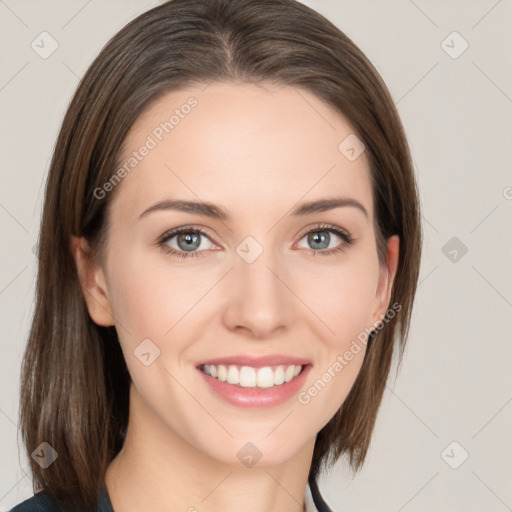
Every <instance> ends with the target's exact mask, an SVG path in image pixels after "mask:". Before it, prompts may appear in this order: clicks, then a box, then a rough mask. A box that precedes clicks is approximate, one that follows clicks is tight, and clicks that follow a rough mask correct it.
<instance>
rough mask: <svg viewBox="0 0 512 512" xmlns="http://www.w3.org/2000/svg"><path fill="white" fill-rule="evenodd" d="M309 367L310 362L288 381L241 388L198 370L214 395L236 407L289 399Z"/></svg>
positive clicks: (301, 382)
mask: <svg viewBox="0 0 512 512" xmlns="http://www.w3.org/2000/svg"><path fill="white" fill-rule="evenodd" d="M310 368H311V365H310V364H308V365H306V366H304V367H303V369H302V371H301V372H300V373H299V375H297V376H296V377H294V378H293V379H292V380H291V381H290V382H285V383H284V384H280V385H279V386H273V387H271V388H243V387H240V386H236V385H233V384H228V383H227V382H222V381H220V380H219V379H216V378H214V377H211V376H210V375H206V373H204V372H203V371H202V370H200V369H198V372H199V373H200V374H201V375H202V376H203V379H204V380H205V382H206V383H207V384H208V386H210V388H211V389H212V390H213V392H214V393H215V394H216V395H218V396H220V397H221V398H222V399H224V400H225V401H226V402H228V403H230V404H232V405H236V406H237V407H273V406H275V405H279V404H282V403H284V402H286V401H288V400H290V398H292V397H293V396H294V395H296V394H297V393H298V392H299V390H300V389H301V387H302V385H303V384H304V380H305V379H306V375H307V373H308V371H309V370H310Z"/></svg>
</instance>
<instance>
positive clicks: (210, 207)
mask: <svg viewBox="0 0 512 512" xmlns="http://www.w3.org/2000/svg"><path fill="white" fill-rule="evenodd" d="M341 207H353V208H357V209H358V210H359V211H361V212H362V213H363V214H364V215H365V216H366V217H368V212H367V211H366V208H365V207H364V206H363V205H362V204H361V203H360V202H359V201H357V200H356V199H353V198H350V197H335V198H331V199H319V200H317V201H310V202H307V203H301V204H300V205H298V206H297V207H295V208H294V209H293V210H292V212H291V215H292V216H294V217H301V216H306V215H311V214H312V213H321V212H326V211H328V210H333V209H335V208H341ZM160 210H176V211H180V212H186V213H196V214H198V215H204V216H206V217H211V218H213V219H219V220H226V221H229V220H230V216H229V214H228V213H227V212H226V211H225V210H224V209H222V208H221V207H220V206H217V205H215V204H213V203H209V202H204V201H182V200H177V199H167V200H165V201H160V202H158V203H156V204H154V205H153V206H150V207H149V208H147V209H146V210H144V211H143V212H142V213H141V214H140V215H139V219H141V218H143V217H145V216H146V215H148V214H149V213H151V212H155V211H160Z"/></svg>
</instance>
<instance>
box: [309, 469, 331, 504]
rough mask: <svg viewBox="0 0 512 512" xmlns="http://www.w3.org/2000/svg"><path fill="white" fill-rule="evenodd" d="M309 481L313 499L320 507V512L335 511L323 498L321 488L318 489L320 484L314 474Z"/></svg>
mask: <svg viewBox="0 0 512 512" xmlns="http://www.w3.org/2000/svg"><path fill="white" fill-rule="evenodd" d="M308 483H309V488H310V489H311V496H312V497H313V501H314V502H315V507H316V508H317V509H318V512H333V511H332V509H331V508H330V507H329V505H327V503H326V502H325V501H324V499H323V498H322V495H321V494H320V490H319V489H318V484H317V483H316V480H315V479H314V478H313V477H312V476H310V477H309V479H308Z"/></svg>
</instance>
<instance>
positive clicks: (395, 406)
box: [0, 0, 512, 512]
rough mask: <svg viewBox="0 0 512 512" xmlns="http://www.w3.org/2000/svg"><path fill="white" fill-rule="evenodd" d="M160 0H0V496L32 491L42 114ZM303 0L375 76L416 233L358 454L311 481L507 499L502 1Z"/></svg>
mask: <svg viewBox="0 0 512 512" xmlns="http://www.w3.org/2000/svg"><path fill="white" fill-rule="evenodd" d="M157 3H158V2H144V1H141V0H138V1H137V0H115V1H114V0H109V1H104V2H100V1H99V0H89V1H84V0H68V1H66V2H64V1H62V2H59V1H57V0H49V1H45V2H40V1H36V0H30V1H29V0H24V1H22V0H0V43H1V61H0V109H1V133H0V140H1V160H0V162H1V166H0V169H1V170H0V172H1V179H0V187H1V188H0V226H1V233H2V250H1V254H0V305H1V315H2V316H1V321H0V329H1V347H2V357H1V358H0V365H1V371H0V379H1V384H0V390H1V401H0V451H1V469H0V470H1V475H0V510H9V509H10V508H11V507H12V506H13V505H14V504H16V503H18V502H19V501H21V500H23V499H25V498H27V497H29V496H31V495H32V486H31V479H30V477H29V476H28V475H27V472H28V465H27V462H26V461H25V460H24V457H23V456H21V457H20V455H19V447H21V441H20V440H19V441H18V436H17V434H18V430H17V416H18V390H19V388H18V386H19V369H20V363H21V357H22V353H23V349H24V346H25V342H26V336H27V333H28V329H29V324H30V318H31V315H32V312H33V304H32V302H33V293H34V282H35V281H34V280H35V268H36V267H35V263H36V260H35V256H34V254H33V247H34V245H35V243H36V241H37V232H38V228H39V219H40V212H41V206H42V198H43V192H44V183H45V179H46V175H47V170H48V163H49V159H50V157H51V152H52V149H53V146H54V143H55V138H56V135H57V130H58V128H59V125H60V122H61V120H62V117H63V114H64V112H65V109H66V106H67V104H68V101H69V100H70V98H71V95H72V94H73V92H74V90H75V88H76V86H77V84H78V80H79V78H80V77H81V76H82V74H83V73H84V72H85V70H86V68H87V66H88V65H89V64H90V63H91V61H92V60H93V59H94V57H95V56H96V55H97V54H98V52H99V51H100V49H101V48H102V46H103V45H104V44H105V43H106V41H107V40H108V39H109V38H110V37H111V36H112V35H113V34H114V33H115V32H117V31H118V30H119V29H120V28H121V27H122V26H123V25H125V24H126V23H127V22H128V21H129V20H131V19H132V18H133V17H135V16H136V15H138V14H140V13H142V12H143V11H145V10H147V9H148V8H150V7H151V6H153V5H156V4H157ZM305 3H307V4H308V5H310V6H312V7H314V8H315V9H317V10H318V11H319V12H321V13H322V14H324V15H325V16H326V17H328V18H329V19H330V20H331V21H333V22H334V23H335V24H336V25H337V26H339V27H340V28H341V29H342V30H343V31H345V32H346V33H347V35H348V36H349V37H351V38H352V39H353V40H354V41H355V42H356V44H358V45H359V46H360V47H361V49H362V50H363V51H364V52H365V53H366V54H367V55H368V57H369V58H370V59H371V60H372V62H373V63H374V64H375V66H376V67H377V69H378V70H379V72H380V73H381V74H382V76H383V78H384V80H385V81H386V82H387V84H388V86H389V88H390V90H391V93H392V95H393V97H394V99H395V101H396V103H397V105H398V109H399V111H400V114H401V116H402V120H403V122H404V125H405V128H406V131H407V134H408V138H409V141H410V145H411V149H412V153H413V157H414V162H415V168H416V171H417V176H418V181H419V187H420V193H421V198H422V205H423V214H424V218H423V226H424V234H425V244H424V256H423V261H422V267H421V276H420V283H421V284H420V287H419V290H418V298H417V302H416V305H415V311H414V316H413V323H412V329H411V335H410V339H409V346H408V349H407V352H406V357H405V360H404V364H403V367H402V371H401V373H400V375H399V377H398V378H397V379H395V378H394V377H393V378H391V379H390V381H389V382H388V388H387V391H386V394H385V398H384V402H383V406H382V409H381V412H380V415H379V418H378V423H377V427H376V431H375V436H374V439H373V442H372V445H371V448H370V452H369V454H368V459H367V463H366V465H365V467H364V469H363V470H362V471H361V472H360V473H359V474H357V475H356V476H355V477H354V478H352V475H351V474H350V472H349V471H348V469H347V466H346V464H344V463H340V464H338V465H337V467H336V469H335V471H334V472H333V473H332V474H331V475H325V476H324V477H322V478H321V479H320V488H321V490H322V492H323V494H324V497H325V498H326V500H327V501H328V503H329V504H330V505H331V506H332V507H333V509H334V510H335V511H344V512H349V511H379V512H386V511H393V512H399V511H402V510H403V511H405V512H409V511H417V512H421V511H442V512H444V511H465V512H472V511H475V512H476V511H482V510H485V511H487V512H491V511H496V512H501V511H506V510H512V486H511V485H510V484H511V482H512V463H511V456H512V436H511V433H512V428H511V427H512V403H511V401H512V385H511V380H512V379H511V372H510V365H511V360H512V358H511V356H512V343H511V341H512V337H511V335H510V333H511V330H512V329H511V327H512V322H511V313H512V272H511V271H510V263H511V255H512V244H511V237H510V235H511V229H510V228H511V222H510V220H511V218H512V173H511V168H510V162H511V156H512V155H511V153H512V143H511V135H512V99H511V97H512V73H511V69H510V57H511V47H512V45H511V43H512V31H511V30H510V28H511V27H512V0H500V1H496V0H471V1H463V0H458V1H455V0H451V1H447V0H435V1H433V0H430V1H427V0H414V1H412V0H393V1H386V2H383V1H377V0H364V1H361V0H358V1H356V0H338V1H336V0H305ZM43 31H47V32H49V33H50V34H51V36H52V37H53V38H54V39H55V40H56V41H57V42H58V45H59V46H58V49H57V50H56V51H55V52H54V53H53V54H52V55H51V56H50V57H48V58H47V59H42V58H41V57H40V56H39V55H38V54H37V53H36V52H35V51H34V50H33V49H32V48H31V43H32V41H34V40H36V41H37V40H38V39H37V37H38V36H39V34H40V33H41V32H43ZM454 31H457V32H458V33H459V34H460V36H461V37H462V38H463V39H461V38H460V37H459V36H457V35H450V34H452V32H454ZM443 41H445V42H444V43H442V42H443ZM464 41H466V42H467V43H468V44H469V47H468V49H467V50H466V51H465V52H464V53H462V54H461V55H458V54H459V53H460V51H461V50H462V49H463V48H464V46H465V43H464ZM447 52H450V53H451V54H452V56H450V55H449V54H448V53H447ZM453 56H457V58H453ZM452 237H456V238H457V239H458V240H455V241H454V242H453V241H452V243H455V245H454V246H453V247H452V246H450V245H449V246H447V248H445V250H444V252H445V253H446V255H445V253H444V252H443V247H445V244H447V242H448V241H449V240H450V239H451V238H452ZM461 243H463V244H464V245H465V246H466V247H467V253H466V254H462V251H461V247H462V246H461ZM454 250H455V251H456V252H453V251H454ZM450 251H451V252H450ZM454 259H455V261H452V260H454ZM393 376H394V370H393ZM453 441H456V442H457V443H458V444H456V445H451V446H450V447H449V448H448V449H447V450H445V449H446V448H447V447H448V446H449V445H450V444H451V443H452V442H453ZM465 452H467V453H468V454H469V457H468V458H467V460H465V462H463V463H462V464H461V465H460V466H459V467H458V469H453V468H452V467H450V465H449V464H448V462H449V463H450V464H451V465H452V466H455V465H457V464H459V463H460V462H461V461H462V460H463V456H464V454H465ZM442 454H444V455H442ZM20 459H21V460H20Z"/></svg>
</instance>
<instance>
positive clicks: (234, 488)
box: [72, 83, 399, 512]
mask: <svg viewBox="0 0 512 512" xmlns="http://www.w3.org/2000/svg"><path fill="white" fill-rule="evenodd" d="M190 96H194V97H195V98H196V99H197V101H198V104H197V107H195V108H194V109H193V110H192V111H191V112H190V114H188V115H187V116H186V117H184V118H183V119H181V120H180V123H179V125H177V126H176V127H175V128H174V129H173V131H172V132H171V133H169V134H167V135H165V137H164V138H163V140H162V141H161V142H159V143H158V145H157V146H156V147H155V148H154V149H152V150H151V151H150V152H149V154H148V155H147V156H146V157H145V158H144V159H143V160H142V161H141V162H139V163H138V165H137V167H136V168H135V169H134V170H133V171H132V172H130V173H129V174H128V175H127V176H126V177H125V178H124V179H123V181H122V182H121V183H120V184H118V185H117V187H118V189H116V191H115V195H114V196H113V197H112V204H111V205H110V206H111V209H110V211H109V215H110V222H111V224H110V231H109V236H108V243H107V247H106V250H105V253H104V258H103V259H102V261H101V262H100V261H96V260H94V259H93V258H91V257H90V256H89V254H88V245H87V242H86V240H85V239H83V238H73V239H72V250H73V254H74V257H75V260H76V262H77V267H78V270H79V275H80V278H81V282H82V285H83V288H84V296H85V299H86V301H87V305H88V309H89V313H90V315H91V318H92V319H93V321H94V322H96V323H97V324H98V325H103V326H107V325H115V326H116V329H117V332H118V335H119V341H120V343H121V346H122V349H123V352H124V356H125V359H126V362H127V365H128V369H129V371H130V374H131V377H132V381H133V383H132V386H131V390H130V419H129V426H128V433H127V439H126V443H125V445H124V447H123V449H122V450H121V452H120V453H119V454H118V455H117V457H116V458H115V459H114V460H113V462H112V463H111V464H110V466H109V468H108V471H107V475H106V486H107V490H108V492H109V495H110V498H111V501H112V503H113V506H114V509H115V510H116V512H132V511H133V512H135V511H137V512H140V511H141V510H147V511H150V510H151V511H164V510H182V511H189V512H193V511H194V510H197V511H199V512H206V511H211V512H213V511H218V510H223V511H225V512H230V511H235V510H236V511H239V510H245V511H247V512H264V511H265V512H268V511H269V510H270V511H282V510H287V511H301V510H303V507H304V492H305V487H306V483H307V476H308V472H309V468H310V465H311V459H312V455H313V448H314V441H315V436H316V434H317V432H318V431H320V430H321V428H322V427H323V426H324V425H325V424H326V423H327V422H328V421H329V420H330V419H331V417H332V416H333V415H334V414H335V412H336V411H337V410H338V409H339V407H340V406H341V404H342V403H343V401H344V400H345V398H346V396H347V394H348V393H349V391H350V389H351V387H352V385H353V383H354V381H355V378H356V377H357V374H358V372H359V370H360V367H361V364H362V361H363V356H364V352H365V350H364V346H363V350H361V351H360V352H359V353H358V354H357V355H355V356H354V358H353V359H352V360H351V361H350V362H349V363H348V364H347V365H346V366H345V367H344V368H343V371H341V372H340V373H338V374H336V376H335V377H334V378H333V379H332V380H331V382H329V383H328V384H327V385H326V386H325V388H324V389H323V390H322V391H321V392H319V393H318V394H317V396H315V397H313V398H312V399H311V401H310V402H309V403H308V404H305V405H304V404H301V403H299V401H298V400H297V399H296V397H293V398H292V399H290V400H288V401H287V402H286V403H284V404H281V405H278V406H275V407H269V408H263V409H261V408H259V409H244V408H238V407H236V406H233V405H230V404H228V403H226V402H225V401H223V400H222V399H220V398H219V397H218V396H216V395H215V394H213V393H212V392H211V391H210V389H209V387H208V386H206V384H205V382H204V381H203V378H202V376H201V375H200V374H199V372H198V370H197V369H196V368H195V366H196V364H198V363H199V362H201V361H204V360H207V359H213V358H217V357H224V356H230V355H236V354H249V355H257V356H260V355H268V354H275V353H279V354H288V355H293V356H298V357H303V358H306V359H309V360H310V361H311V363H312V365H313V366H312V368H311V371H310V372H309V374H308V375H307V379H306V382H305V384H304V386H303V388H302V389H303V390H307V389H308V388H309V387H311V386H312V385H313V383H314V382H315V381H317V380H318V379H320V378H321V376H322V374H323V373H324V372H326V371H328V369H329V367H332V365H333V363H334V362H335V361H336V360H337V357H338V355H341V354H343V353H344V352H345V351H346V350H347V349H349V347H350V344H351V342H352V341H353V340H354V339H356V337H357V335H358V334H359V333H361V332H362V331H364V329H365V328H367V327H371V326H372V325H373V324H374V323H375V322H377V321H378V320H379V319H380V318H381V315H384V314H385V312H386V310H387V308H388V306H389V300H390V292H391V287H392V283H393V279H394V276H395V273H396V267H397V262H398V248H399V241H398V238H397V237H396V236H394V237H391V238H390V239H389V241H388V246H387V249H388V250H387V260H386V262H385V264H384V265H380V264H379V261H378V258H377V248H376V242H375V231H374V210H373V204H372V189H371V183H370V173H369V167H368V161H367V159H366V155H365V153H363V154H362V155H361V156H360V157H359V158H357V159H356V160H354V161H349V160H348V159H347V158H346V157H345V156H344V155H343V154H342V153H341V152H340V151H339V149H338V146H339V144H340V142H341V141H343V140H344V139H345V137H347V136H348V135H349V134H351V133H353V129H352V128H351V126H350V124H349V123H348V122H347V120H346V119H344V118H343V117H342V116H340V114H339V113H337V112H335V111H334V110H333V109H331V108H330V107H329V106H328V105H327V104H326V103H324V102H323V101H321V100H320V99H318V98H317V97H316V96H314V95H312V94H311V93H309V92H307V91H303V90H300V93H299V91H298V90H296V89H293V88H290V87H279V86H276V85H270V84H267V85H265V86H263V85H262V84H260V85H246V84H243V85H242V84H235V83H214V84H211V85H209V86H208V87H207V88H205V86H204V85H202V86H201V87H199V86H197V87H190V88H187V89H186V90H182V91H174V92H170V93H167V94H166V95H165V96H163V97H162V98H161V99H159V100H158V101H157V102H156V103H154V104H152V105H151V106H150V108H149V109H148V110H146V111H145V112H144V113H143V114H142V115H141V116H140V117H139V118H138V119H137V121H136V122H135V124H134V125H133V126H132V129H131V130H130V132H129V134H128V136H127V139H126V147H125V152H124V154H123V155H122V157H121V161H123V162H124V161H125V160H126V159H127V158H129V156H130V154H131V153H132V152H133V151H135V150H137V149H138V148H139V147H140V146H141V145H142V144H144V142H145V140H146V138H147V136H148V135H149V134H151V133H152V131H153V130H154V128H155V126H157V125H158V124H159V123H160V122H162V121H163V120H166V119H168V118H169V116H170V115H171V114H172V111H173V110H174V109H175V108H179V107H180V105H182V104H184V103H185V102H186V101H187V98H189V97H190ZM342 196H343V197H349V198H353V199H355V200H357V201H358V202H359V203H360V204H361V205H363V207H364V208H365V209H366V211H367V214H368V215H367V216H365V215H364V214H363V212H362V211H360V210H359V209H358V208H355V207H352V206H345V207H339V208H336V209H332V210H329V211H325V212H322V213H313V214H309V215H307V216H304V217H292V216H291V215H290V211H291V209H292V208H294V207H296V206H297V205H298V204H299V203H302V202H305V201H313V200H317V199H324V198H332V197H342ZM170 198H172V199H178V198H179V199H185V200H202V201H208V202H211V203H214V204H216V205H219V206H221V207H222V208H223V209H225V210H226V211H227V213H228V214H229V215H230V216H231V220H219V219H213V218H209V217H206V216H204V215H200V214H196V213H193V214H191V213H188V212H179V211H175V210H166V211H164V210H161V211H157V212H153V213H150V214H148V215H146V216H144V217H143V218H142V219H139V215H140V214H141V213H142V212H143V211H144V210H146V209H147V208H148V207H150V206H152V205H153V204H155V203H157V202H159V201H162V200H165V199H170ZM104 200H106V199H104ZM322 223H328V224H332V225H334V226H336V227H339V228H341V229H342V230H346V231H348V232H349V233H350V234H351V235H352V237H353V238H354V242H353V243H352V244H351V245H347V246H345V247H344V250H343V251H341V252H338V253H334V254H330V255H320V254H317V255H316V256H315V255H314V254H313V253H314V251H315V250H316V252H317V253H318V252H319V251H320V249H318V248H316V247H317V246H315V245H312V242H311V240H310V241H309V242H308V237H307V233H308V232H309V231H311V230H313V229H314V228H317V226H318V224H322ZM190 225H192V227H201V228H203V230H205V231H207V233H208V237H205V238H201V240H202V242H201V247H200V249H197V250H196V251H199V252H201V253H202V254H201V255H200V256H199V257H189V258H179V257H176V256H172V255H170V254H168V253H166V252H165V251H164V250H163V249H162V248H159V247H158V244H157V241H158V240H159V238H160V237H161V236H162V235H163V234H164V233H165V232H166V231H168V230H170V229H172V228H177V227H181V226H190ZM323 232H324V231H323ZM327 233H328V234H329V235H330V237H331V238H330V242H329V244H328V248H327V249H323V250H329V249H331V248H336V247H338V246H339V245H340V244H343V243H344V241H343V240H342V239H340V238H338V237H337V236H336V235H335V234H333V233H331V232H327ZM324 234H325V232H324ZM210 235H211V236H210ZM247 236H251V237H253V238H254V239H255V240H257V242H258V243H259V244H260V246H261V247H262V248H263V252H262V254H261V255H260V256H259V257H258V258H257V259H256V260H255V261H254V262H253V263H250V264H249V263H247V262H246V261H245V260H244V259H242V258H241V257H240V256H239V255H238V254H237V252H236V248H237V247H238V246H239V244H240V243H241V242H242V241H243V240H244V239H245V238H246V237H247ZM166 243H167V245H171V246H172V247H174V248H175V249H176V250H179V249H180V248H181V249H182V252H185V251H184V250H183V247H184V244H181V246H178V245H177V237H174V238H173V239H172V240H171V239H169V240H168V241H167V242H166ZM326 245H327V244H326ZM323 247H325V246H323ZM228 271H229V272H228ZM146 338H149V339H151V340H152V342H153V343H154V344H155V345H156V346H158V348H159V349H160V351H161V353H160V357H158V358H157V359H156V360H155V361H154V362H153V363H152V364H151V365H150V366H145V365H143V364H142V363H141V362H140V360H139V359H137V358H136V357H135V356H134V354H133V351H134V349H135V348H136V347H137V346H138V345H139V344H140V343H141V341H142V340H144V339H146ZM247 442H252V443H253V444H254V445H256V447H257V448H258V449H259V450H260V452H261V453H262V457H261V459H260V460H259V461H258V463H257V464H256V465H255V466H253V467H251V468H248V467H245V466H244V465H243V464H242V463H241V462H240V461H239V459H238V458H237V452H238V451H239V450H240V449H241V448H242V447H243V446H244V445H245V444H246V443H247ZM192 507H193V508H192Z"/></svg>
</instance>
